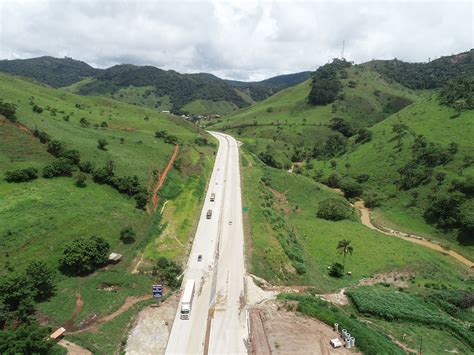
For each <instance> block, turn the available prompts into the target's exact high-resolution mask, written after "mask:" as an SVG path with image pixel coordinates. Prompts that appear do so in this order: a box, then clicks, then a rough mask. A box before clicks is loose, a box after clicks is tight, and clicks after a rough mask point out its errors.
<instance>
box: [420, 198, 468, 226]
mask: <svg viewBox="0 0 474 355" xmlns="http://www.w3.org/2000/svg"><path fill="white" fill-rule="evenodd" d="M463 201H464V196H463V195H462V194H460V193H459V192H454V193H438V194H437V195H435V196H434V197H433V199H432V202H431V204H430V205H429V206H428V208H427V209H426V210H425V214H424V217H425V219H426V220H427V221H428V222H429V223H433V224H436V225H437V226H438V227H440V228H454V227H457V226H458V225H459V222H460V215H459V207H460V206H461V204H462V202H463Z"/></svg>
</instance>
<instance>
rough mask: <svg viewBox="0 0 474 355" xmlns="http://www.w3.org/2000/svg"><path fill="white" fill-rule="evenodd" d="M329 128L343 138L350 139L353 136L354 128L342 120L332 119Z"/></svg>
mask: <svg viewBox="0 0 474 355" xmlns="http://www.w3.org/2000/svg"><path fill="white" fill-rule="evenodd" d="M329 127H330V128H331V129H332V130H334V131H337V132H340V133H341V134H342V135H344V136H345V137H351V136H353V135H354V128H353V127H352V126H351V125H350V124H349V123H347V122H346V121H345V120H344V119H343V118H339V117H334V118H332V119H331V123H330V124H329Z"/></svg>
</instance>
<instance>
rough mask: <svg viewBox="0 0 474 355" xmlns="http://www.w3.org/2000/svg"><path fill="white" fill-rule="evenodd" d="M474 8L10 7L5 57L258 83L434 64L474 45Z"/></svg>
mask: <svg viewBox="0 0 474 355" xmlns="http://www.w3.org/2000/svg"><path fill="white" fill-rule="evenodd" d="M473 11H474V10H473V3H472V2H471V1H462V0H461V1H404V0H402V1H370V0H369V1H337V0H336V1H334V0H333V1H278V0H274V1H239V0H235V1H219V0H206V1H191V0H187V1H179V0H175V1H156V0H143V1H141V0H140V1H131V0H129V1H126V0H82V1H80V0H64V1H61V0H49V1H48V0H36V1H35V0H17V1H13V0H3V1H1V2H0V22H1V24H0V58H6V59H13V58H28V57H34V56H41V55H51V56H70V57H73V58H76V59H81V60H84V61H86V62H88V63H90V64H92V65H95V66H98V67H107V66H110V65H113V64H119V63H133V64H139V65H141V64H151V65H155V66H158V67H161V68H165V69H174V70H177V71H179V72H211V73H214V74H216V75H218V76H221V77H226V78H236V79H248V80H257V79H263V78H266V77H269V76H272V75H276V74H283V73H290V72H297V71H302V70H313V69H315V68H316V67H317V66H319V65H321V64H323V63H325V62H327V61H328V60H330V59H332V58H333V57H339V56H340V55H341V49H342V48H341V47H342V41H343V40H344V41H345V44H346V45H345V57H346V58H348V59H349V60H353V61H355V62H364V61H367V60H370V59H372V58H384V59H387V58H393V57H397V58H399V59H403V60H407V61H426V60H428V58H430V57H431V58H432V59H433V58H437V57H439V56H442V55H449V54H452V53H457V52H461V51H465V50H468V49H470V48H472V47H473V37H474V34H473V20H474V19H473Z"/></svg>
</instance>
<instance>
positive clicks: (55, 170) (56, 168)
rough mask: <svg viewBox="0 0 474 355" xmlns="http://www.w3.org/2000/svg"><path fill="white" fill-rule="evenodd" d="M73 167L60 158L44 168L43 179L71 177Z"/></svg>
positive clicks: (67, 161) (66, 160) (67, 160)
mask: <svg viewBox="0 0 474 355" xmlns="http://www.w3.org/2000/svg"><path fill="white" fill-rule="evenodd" d="M73 170H74V167H73V165H72V164H71V162H70V161H69V159H66V158H58V159H55V160H54V161H52V162H51V163H49V164H48V165H46V166H45V167H44V168H43V177H44V178H47V179H50V178H52V177H56V176H71V173H72V171H73Z"/></svg>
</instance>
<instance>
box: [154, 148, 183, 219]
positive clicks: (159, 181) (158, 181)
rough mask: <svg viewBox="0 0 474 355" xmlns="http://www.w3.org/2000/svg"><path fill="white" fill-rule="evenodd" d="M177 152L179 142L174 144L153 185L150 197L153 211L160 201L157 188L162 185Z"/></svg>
mask: <svg viewBox="0 0 474 355" xmlns="http://www.w3.org/2000/svg"><path fill="white" fill-rule="evenodd" d="M178 152H179V144H176V145H175V146H174V151H173V154H172V155H171V158H170V160H169V161H168V164H167V165H166V167H165V169H164V170H163V172H162V173H161V174H159V177H158V180H157V182H156V184H155V186H154V187H153V195H152V198H151V203H152V207H153V211H156V208H157V207H158V203H159V202H160V197H159V196H158V190H159V189H160V188H161V186H163V183H164V182H165V179H166V176H167V175H168V173H169V171H170V170H171V168H172V167H173V163H174V161H175V160H176V157H177V156H178Z"/></svg>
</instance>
